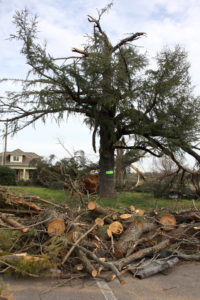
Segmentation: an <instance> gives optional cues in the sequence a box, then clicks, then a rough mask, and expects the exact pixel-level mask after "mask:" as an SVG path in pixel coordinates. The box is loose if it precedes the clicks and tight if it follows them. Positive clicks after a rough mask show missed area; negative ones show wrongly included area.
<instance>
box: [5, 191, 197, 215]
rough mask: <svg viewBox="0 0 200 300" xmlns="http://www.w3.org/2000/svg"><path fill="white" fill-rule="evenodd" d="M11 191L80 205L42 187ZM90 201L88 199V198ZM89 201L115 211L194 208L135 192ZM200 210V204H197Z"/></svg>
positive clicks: (76, 200)
mask: <svg viewBox="0 0 200 300" xmlns="http://www.w3.org/2000/svg"><path fill="white" fill-rule="evenodd" d="M9 188H10V189H11V191H13V192H15V193H17V194H27V195H34V196H39V197H40V198H42V199H45V200H50V201H53V202H55V203H65V204H67V205H71V206H76V205H79V204H80V202H79V199H78V198H77V197H75V196H73V197H72V196H71V195H69V194H68V193H66V192H64V191H62V190H50V189H47V188H40V187H18V186H15V187H9ZM87 199H88V198H87ZM89 200H94V201H97V202H98V203H99V204H100V205H102V206H105V207H112V208H115V209H119V210H120V209H123V208H125V207H128V206H130V205H134V206H135V207H136V208H141V209H145V210H150V209H153V208H161V207H167V208H171V209H177V207H178V208H181V209H185V208H190V207H192V201H191V200H184V199H180V200H179V201H178V203H176V201H175V200H169V199H155V198H154V197H153V195H152V194H148V193H133V192H120V193H118V194H117V197H116V199H99V198H98V197H95V196H90V197H89ZM196 205H197V207H198V208H200V202H197V203H196Z"/></svg>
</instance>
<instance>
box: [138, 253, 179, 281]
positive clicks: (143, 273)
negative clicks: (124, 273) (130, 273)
mask: <svg viewBox="0 0 200 300" xmlns="http://www.w3.org/2000/svg"><path fill="white" fill-rule="evenodd" d="M178 262H179V259H178V257H172V258H169V259H167V260H166V259H165V260H163V259H157V260H155V261H151V260H147V261H145V262H144V264H142V265H141V266H140V269H139V271H136V272H135V271H134V276H135V277H137V278H140V279H144V278H147V277H150V276H152V275H155V274H157V273H160V272H162V271H164V270H167V269H169V268H171V267H173V266H174V265H176V264H177V263H178Z"/></svg>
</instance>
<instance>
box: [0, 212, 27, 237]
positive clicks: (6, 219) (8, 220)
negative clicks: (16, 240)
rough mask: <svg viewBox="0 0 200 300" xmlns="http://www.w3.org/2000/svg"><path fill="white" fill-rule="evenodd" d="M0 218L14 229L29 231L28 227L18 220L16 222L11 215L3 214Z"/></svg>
mask: <svg viewBox="0 0 200 300" xmlns="http://www.w3.org/2000/svg"><path fill="white" fill-rule="evenodd" d="M0 218H1V219H2V220H3V221H4V222H5V223H7V224H9V225H11V226H13V227H14V228H16V229H19V230H20V231H21V232H23V233H25V232H28V231H29V228H28V227H25V226H23V225H22V224H20V223H19V222H17V221H16V220H14V219H12V218H11V217H7V216H5V215H1V216H0Z"/></svg>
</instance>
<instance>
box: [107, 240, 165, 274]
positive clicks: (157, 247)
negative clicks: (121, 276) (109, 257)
mask: <svg viewBox="0 0 200 300" xmlns="http://www.w3.org/2000/svg"><path fill="white" fill-rule="evenodd" d="M169 245H170V240H169V239H166V240H164V241H162V242H160V243H158V244H157V245H155V246H152V247H148V248H145V249H141V250H139V251H137V252H135V253H133V254H131V255H129V256H127V257H125V258H122V259H120V260H118V261H116V262H113V263H114V264H115V265H116V266H117V267H118V269H119V270H122V268H123V267H125V266H126V265H128V264H130V263H131V262H133V261H135V260H137V259H141V258H143V257H145V256H147V255H152V254H155V253H159V252H160V251H161V250H163V249H165V248H167V247H169Z"/></svg>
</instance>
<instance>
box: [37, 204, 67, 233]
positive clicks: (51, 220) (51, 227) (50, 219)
mask: <svg viewBox="0 0 200 300" xmlns="http://www.w3.org/2000/svg"><path fill="white" fill-rule="evenodd" d="M39 217H40V218H41V219H43V220H46V222H45V225H46V228H47V232H48V234H49V236H54V235H61V234H63V233H64V232H65V230H66V226H65V221H64V216H63V215H62V214H60V213H58V212H57V211H56V210H51V209H49V210H45V211H42V212H41V213H40V215H39Z"/></svg>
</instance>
